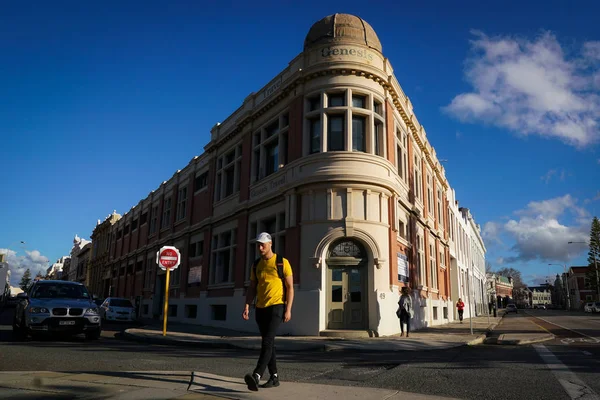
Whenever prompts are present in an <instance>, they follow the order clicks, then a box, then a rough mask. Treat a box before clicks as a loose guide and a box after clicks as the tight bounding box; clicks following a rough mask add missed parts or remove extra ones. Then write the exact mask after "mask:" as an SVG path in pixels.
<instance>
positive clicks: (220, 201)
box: [214, 190, 240, 207]
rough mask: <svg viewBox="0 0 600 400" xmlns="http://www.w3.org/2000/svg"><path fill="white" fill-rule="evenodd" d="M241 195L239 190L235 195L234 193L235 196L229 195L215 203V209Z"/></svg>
mask: <svg viewBox="0 0 600 400" xmlns="http://www.w3.org/2000/svg"><path fill="white" fill-rule="evenodd" d="M239 193H240V192H239V190H238V191H237V192H235V193H233V194H230V195H229V196H227V197H223V198H222V199H221V200H217V201H215V204H214V207H218V206H220V205H221V204H223V203H226V202H227V201H229V200H231V199H232V198H233V197H234V196H235V195H239Z"/></svg>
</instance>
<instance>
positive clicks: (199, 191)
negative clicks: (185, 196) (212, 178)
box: [194, 186, 208, 196]
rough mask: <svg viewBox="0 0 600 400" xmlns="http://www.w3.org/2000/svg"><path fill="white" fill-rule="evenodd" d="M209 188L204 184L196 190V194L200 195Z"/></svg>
mask: <svg viewBox="0 0 600 400" xmlns="http://www.w3.org/2000/svg"><path fill="white" fill-rule="evenodd" d="M207 190H208V186H204V187H203V188H200V189H198V190H196V191H195V192H194V196H196V195H198V194H200V193H202V192H206V191H207Z"/></svg>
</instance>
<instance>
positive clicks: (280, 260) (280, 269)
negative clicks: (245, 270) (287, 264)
mask: <svg viewBox="0 0 600 400" xmlns="http://www.w3.org/2000/svg"><path fill="white" fill-rule="evenodd" d="M276 257H277V258H275V264H276V265H277V275H278V276H279V279H281V284H282V285H283V302H284V303H287V287H286V286H285V276H284V275H283V256H281V255H279V254H276ZM260 260H261V257H258V258H257V259H256V260H254V263H252V274H253V275H254V280H255V281H256V283H258V277H257V276H256V267H257V266H258V263H259V262H260Z"/></svg>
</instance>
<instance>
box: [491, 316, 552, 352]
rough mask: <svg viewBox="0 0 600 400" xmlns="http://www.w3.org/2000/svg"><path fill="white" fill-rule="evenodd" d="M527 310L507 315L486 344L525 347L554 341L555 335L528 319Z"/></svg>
mask: <svg viewBox="0 0 600 400" xmlns="http://www.w3.org/2000/svg"><path fill="white" fill-rule="evenodd" d="M528 316H529V314H528V313H527V311H526V310H519V314H507V315H505V316H504V318H502V321H501V322H500V323H499V324H498V326H497V327H496V329H494V331H493V332H491V333H490V335H488V337H487V338H486V339H485V344H505V345H524V344H532V343H539V342H545V341H548V340H552V339H554V337H555V336H554V335H553V334H551V333H550V332H548V331H547V330H546V329H544V328H542V327H541V326H539V325H537V324H536V323H535V322H532V321H531V320H530V319H529V318H527V317H528Z"/></svg>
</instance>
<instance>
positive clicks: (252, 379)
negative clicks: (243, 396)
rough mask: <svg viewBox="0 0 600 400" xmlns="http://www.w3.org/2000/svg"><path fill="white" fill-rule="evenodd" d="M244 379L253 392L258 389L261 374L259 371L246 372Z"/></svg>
mask: <svg viewBox="0 0 600 400" xmlns="http://www.w3.org/2000/svg"><path fill="white" fill-rule="evenodd" d="M244 381H246V385H248V390H252V391H253V392H257V391H258V382H260V376H259V375H258V374H257V373H253V374H246V376H244Z"/></svg>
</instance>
